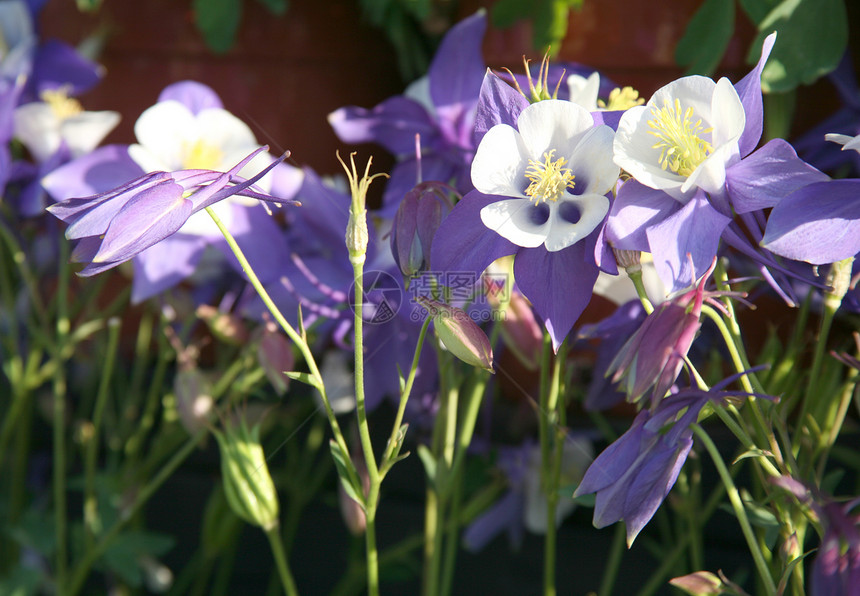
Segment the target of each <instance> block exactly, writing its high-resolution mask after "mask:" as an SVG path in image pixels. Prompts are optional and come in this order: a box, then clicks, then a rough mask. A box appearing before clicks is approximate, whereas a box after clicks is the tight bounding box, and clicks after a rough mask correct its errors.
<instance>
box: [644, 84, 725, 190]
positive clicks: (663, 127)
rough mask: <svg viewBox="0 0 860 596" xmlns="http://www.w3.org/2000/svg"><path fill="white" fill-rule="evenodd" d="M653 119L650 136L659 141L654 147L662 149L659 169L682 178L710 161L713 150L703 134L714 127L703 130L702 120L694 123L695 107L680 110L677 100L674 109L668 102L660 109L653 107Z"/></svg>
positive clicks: (679, 102) (679, 103) (649, 123)
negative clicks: (702, 136) (703, 137)
mask: <svg viewBox="0 0 860 596" xmlns="http://www.w3.org/2000/svg"><path fill="white" fill-rule="evenodd" d="M651 112H652V114H654V119H652V120H649V121H648V126H650V127H651V128H652V129H653V130H649V131H648V133H649V134H652V135H654V136H655V137H657V138H658V139H659V140H658V141H657V142H656V143H655V144H654V145H653V148H654V149H659V150H660V166H661V167H662V168H663V169H664V170H669V171H671V172H674V173H675V174H678V175H679V176H684V177H686V176H689V175H690V174H692V173H693V171H694V170H695V169H696V168H697V167H699V165H700V164H701V163H702V162H703V161H705V159H707V157H708V155H710V153H711V151H713V147H712V146H711V143H710V142H708V141H706V140H704V139H702V138H701V135H705V134H708V133H710V132H711V131H712V130H713V128H703V127H702V120H701V119H698V120H696V121H695V122H693V108H692V107H688V108H687V109H686V110H682V109H681V101H680V100H679V99H677V98H676V99H675V105H674V106H672V105H671V104H670V103H669V100H668V99H667V100H666V101H665V103H664V104H663V107H662V108H660V109H657V108H651Z"/></svg>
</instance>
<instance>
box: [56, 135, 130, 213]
mask: <svg viewBox="0 0 860 596" xmlns="http://www.w3.org/2000/svg"><path fill="white" fill-rule="evenodd" d="M143 174H144V171H143V170H142V169H141V168H140V166H139V165H137V163H135V161H134V160H132V159H131V157H129V155H128V146H127V145H106V146H104V147H99V148H98V149H96V150H95V151H93V152H92V153H89V154H87V155H84V156H83V157H79V158H78V159H75V160H72V161H70V162H69V163H67V164H65V165H62V166H60V167H59V168H57V169H56V170H54V171H53V172H51V173H50V174H48V175H47V176H45V178H43V179H42V186H44V187H45V189H46V190H47V191H48V192H49V193H50V194H51V196H52V197H54V199H55V200H57V201H62V200H64V199H70V198H72V197H88V196H90V195H96V194H100V193H103V192H107V191H109V190H111V189H114V188H117V187H118V186H120V185H122V184H125V183H126V182H128V181H129V180H134V179H135V178H139V177H140V176H142V175H143Z"/></svg>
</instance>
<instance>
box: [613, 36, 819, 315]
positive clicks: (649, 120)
mask: <svg viewBox="0 0 860 596" xmlns="http://www.w3.org/2000/svg"><path fill="white" fill-rule="evenodd" d="M774 40H775V34H772V35H771V36H768V38H767V39H766V40H765V43H764V45H763V46H762V55H761V58H760V60H759V62H758V64H757V65H756V67H755V68H754V69H753V70H752V71H751V72H750V73H749V74H748V75H747V76H746V77H744V78H743V79H742V80H741V81H740V82H739V83H738V84H737V85H734V86H732V85H731V83H729V81H728V80H727V79H720V81H718V82H716V83H715V82H713V81H711V80H710V79H707V78H704V77H685V78H682V79H679V80H678V81H675V82H674V83H670V84H669V85H667V86H666V87H664V88H662V89H660V90H659V91H657V93H656V94H655V96H654V98H652V100H651V102H650V103H649V104H648V105H646V106H642V107H636V108H631V110H628V112H626V113H625V114H624V116H622V122H621V123H620V124H619V128H618V134H617V135H616V138H615V152H616V162H617V163H618V164H619V165H620V166H621V167H623V168H624V169H626V170H627V171H629V172H630V173H631V174H632V175H633V176H634V179H631V180H629V181H627V182H626V183H625V184H624V185H622V186H620V188H619V189H618V191H617V195H616V198H615V201H614V202H613V206H612V212H611V213H610V216H609V219H608V221H607V227H606V230H607V233H606V236H607V240H608V241H609V242H610V243H611V244H612V246H613V247H615V248H621V249H626V250H641V251H645V252H650V253H652V255H653V257H654V264H655V266H656V268H657V271H658V273H659V274H660V278H661V280H662V281H663V283H664V284H665V285H666V286H667V287H668V288H670V290H672V291H674V290H679V289H681V288H683V287H685V286H687V285H689V284H690V283H692V281H693V272H694V271H702V270H704V269H706V268H707V267H708V265H709V264H710V262H711V260H712V259H713V258H714V256H715V255H716V253H717V249H718V246H719V243H720V240H722V241H724V242H725V243H726V244H728V245H730V246H732V247H733V248H735V249H736V250H738V251H739V252H741V253H742V254H744V255H746V256H748V257H750V258H752V259H753V260H755V261H756V262H757V264H758V267H759V270H760V271H761V273H762V275H763V277H764V278H765V279H766V280H768V281H769V283H771V285H772V286H773V287H774V289H775V290H776V291H777V292H779V293H780V294H781V295H782V296H783V297H784V298H785V299H786V300H788V301H789V302H793V300H792V299H791V298H790V297H789V296H788V295H787V294H786V293H785V291H784V290H783V289H782V288H781V285H785V284H780V283H778V280H775V279H774V277H773V273H772V272H777V273H776V274H777V275H783V274H787V275H792V274H791V272H790V271H788V270H786V269H784V268H782V267H781V266H780V265H779V264H778V263H777V262H776V260H775V259H774V257H773V256H772V255H771V254H770V253H769V252H767V251H763V250H762V249H761V248H760V247H759V246H758V242H759V241H760V240H761V238H762V235H763V230H762V227H763V226H762V222H763V221H764V220H763V216H762V214H761V211H762V210H763V209H766V208H771V207H774V206H775V205H777V204H778V203H779V202H780V201H781V200H783V199H784V198H785V197H786V196H787V195H788V194H789V193H791V192H792V191H794V190H796V189H798V188H801V187H803V186H806V185H808V184H811V183H813V182H817V181H821V180H822V179H826V176H825V175H824V174H822V173H821V172H819V171H818V170H816V169H815V168H813V167H812V166H810V165H809V164H807V163H806V162H804V161H802V160H800V159H799V158H798V157H797V154H796V153H795V152H794V149H793V148H792V147H791V146H790V145H789V144H788V143H786V142H785V141H783V140H782V139H774V140H772V141H770V142H768V143H767V144H765V145H764V146H763V147H761V148H760V149H758V150H756V151H755V152H753V149H755V147H756V145H757V144H758V142H759V139H760V137H761V131H762V118H763V116H762V114H763V112H762V97H761V71H762V69H763V68H764V64H765V62H766V60H767V58H768V56H769V54H770V50H771V48H772V47H773V42H774ZM688 253H689V254H690V255H691V256H692V259H691V260H690V259H688V258H687V254H688Z"/></svg>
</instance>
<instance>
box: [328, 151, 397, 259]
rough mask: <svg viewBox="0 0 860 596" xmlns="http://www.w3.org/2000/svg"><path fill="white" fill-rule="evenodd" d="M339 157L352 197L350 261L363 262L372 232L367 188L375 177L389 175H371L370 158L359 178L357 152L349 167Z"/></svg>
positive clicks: (352, 155) (349, 232) (347, 234)
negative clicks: (369, 231)
mask: <svg viewBox="0 0 860 596" xmlns="http://www.w3.org/2000/svg"><path fill="white" fill-rule="evenodd" d="M337 158H338V160H339V161H340V165H342V166H343V169H344V171H346V177H347V178H348V179H349V190H350V195H351V197H352V201H350V204H349V223H347V226H346V248H347V250H348V251H349V260H350V262H352V263H363V262H364V259H365V256H366V254H367V244H368V242H369V240H370V234H369V233H368V231H367V189H368V187H370V183H371V182H373V180H374V178H376V177H377V176H387V175H386V174H382V173H380V174H373V175H372V176H371V175H370V162H371V161H372V160H371V159H368V160H367V166H366V167H365V169H364V175H363V176H362V177H361V178H359V176H358V170H357V169H356V167H355V153H351V154H350V156H349V164H350V165H349V167H347V165H346V164H345V163H344V161H343V160H342V159H341V158H340V155H338V156H337Z"/></svg>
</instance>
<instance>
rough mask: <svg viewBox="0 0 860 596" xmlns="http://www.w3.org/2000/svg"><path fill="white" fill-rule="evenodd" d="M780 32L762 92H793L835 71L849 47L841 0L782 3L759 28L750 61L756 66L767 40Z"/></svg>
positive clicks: (764, 75) (785, 0) (764, 74)
mask: <svg viewBox="0 0 860 596" xmlns="http://www.w3.org/2000/svg"><path fill="white" fill-rule="evenodd" d="M773 31H776V32H777V38H776V44H775V45H774V47H773V52H771V55H770V58H769V59H768V61H767V64H765V67H764V70H763V71H762V75H761V87H762V90H763V91H765V92H768V93H771V92H783V91H790V90H792V89H794V88H795V87H797V86H798V85H800V84H805V85H809V84H811V83H813V82H815V81H816V80H817V79H818V78H819V77H822V76H824V75H826V74H827V73H829V72H830V71H831V70H833V69H834V68H836V66H837V65H838V64H839V60H840V59H841V58H842V55H843V54H844V53H845V48H846V47H847V45H848V15H847V12H846V10H845V4H844V3H843V1H842V0H783V2H781V3H780V4H779V5H778V6H777V7H775V8H774V9H773V10H771V11H770V13H769V14H768V15H767V16H766V17H765V19H764V20H763V21H762V22H761V24H760V25H759V34H758V36H757V37H756V39H755V42H753V45H752V48H751V49H750V53H749V55H748V56H747V60H748V61H749V62H750V63H755V62H756V61H757V60H758V57H759V56H760V55H761V46H762V42H763V41H764V38H765V37H767V36H768V35H769V34H770V33H772V32H773Z"/></svg>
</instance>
